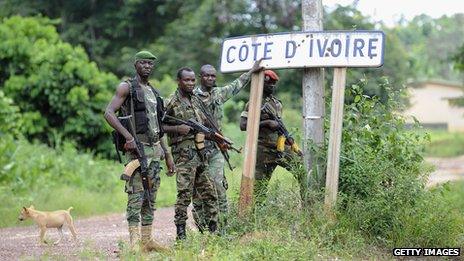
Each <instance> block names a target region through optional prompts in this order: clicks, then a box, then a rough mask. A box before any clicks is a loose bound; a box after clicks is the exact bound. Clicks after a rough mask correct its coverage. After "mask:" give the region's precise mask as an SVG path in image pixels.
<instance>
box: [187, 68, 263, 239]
mask: <svg viewBox="0 0 464 261" xmlns="http://www.w3.org/2000/svg"><path fill="white" fill-rule="evenodd" d="M260 62H261V60H258V61H256V62H255V64H254V65H253V67H252V68H251V69H250V70H249V71H248V72H246V73H244V74H242V75H240V77H239V78H237V79H236V80H234V81H233V82H231V83H229V84H227V85H226V86H224V87H217V86H216V69H215V68H214V67H213V66H212V65H209V64H205V65H203V66H202V67H201V69H200V85H199V86H197V87H196V88H195V90H194V91H193V92H194V94H196V95H197V96H198V97H199V98H200V99H201V100H202V101H203V103H204V104H205V105H206V107H207V108H208V109H209V111H210V112H211V116H212V118H213V119H212V120H213V121H214V122H215V123H216V126H217V127H218V129H219V130H221V122H222V118H223V114H224V112H223V104H224V103H225V102H227V101H228V100H229V99H230V98H232V97H233V96H235V95H237V94H238V93H239V92H240V91H241V90H242V89H243V87H244V86H246V85H247V83H248V82H249V81H250V76H251V74H252V73H254V72H258V71H259V70H261V69H262V67H260V66H259V64H260ZM210 153H211V155H210V158H209V160H208V168H209V171H208V174H209V175H210V178H211V180H213V182H214V186H215V188H216V191H217V194H218V208H219V218H220V219H222V218H223V217H224V216H225V215H226V214H227V212H228V206H227V195H226V190H227V180H226V177H225V174H224V164H225V162H224V157H223V156H222V154H221V152H220V150H219V149H218V148H217V146H214V147H213V148H212V151H211V152H210ZM192 214H193V218H194V219H195V224H196V225H197V227H198V228H199V230H200V231H203V230H204V229H205V228H206V227H207V223H206V222H205V220H204V213H203V203H202V200H201V198H200V197H199V195H198V194H197V193H196V192H195V191H194V194H193V210H192Z"/></svg>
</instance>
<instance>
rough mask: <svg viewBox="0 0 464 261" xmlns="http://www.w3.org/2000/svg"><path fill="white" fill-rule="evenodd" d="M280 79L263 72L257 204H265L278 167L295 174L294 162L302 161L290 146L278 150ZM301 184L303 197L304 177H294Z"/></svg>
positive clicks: (244, 123)
mask: <svg viewBox="0 0 464 261" xmlns="http://www.w3.org/2000/svg"><path fill="white" fill-rule="evenodd" d="M278 81H279V76H278V75H277V73H275V72H274V71H272V70H265V71H264V88H263V102H262V107H261V117H260V124H259V135H258V150H257V151H258V152H257V159H256V171H255V181H256V182H255V187H254V195H255V201H256V203H258V204H260V203H262V202H263V201H264V199H265V197H266V192H267V184H268V183H269V180H270V179H271V177H272V173H273V172H274V169H275V168H276V167H277V166H281V167H283V168H285V169H287V170H288V171H292V169H291V166H290V165H293V164H291V163H292V162H300V161H301V157H299V156H298V154H297V153H295V151H292V148H291V146H289V145H288V144H286V145H284V144H281V145H282V148H281V149H279V148H278V139H279V136H280V134H279V132H278V129H279V128H280V125H279V122H277V121H276V120H275V119H276V118H277V119H279V120H280V119H281V118H282V102H281V101H280V100H278V99H277V98H276V97H275V96H274V91H275V88H276V84H277V82H278ZM248 106H249V103H247V104H246V105H245V109H244V110H243V112H242V114H241V118H240V129H241V130H242V131H245V130H246V127H247V118H248ZM295 178H296V179H297V180H298V182H299V183H300V192H302V193H303V188H304V187H303V186H304V177H302V176H301V177H300V176H295Z"/></svg>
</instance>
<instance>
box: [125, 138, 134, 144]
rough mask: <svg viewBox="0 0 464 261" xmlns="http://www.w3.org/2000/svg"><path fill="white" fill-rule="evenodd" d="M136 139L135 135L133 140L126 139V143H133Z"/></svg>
mask: <svg viewBox="0 0 464 261" xmlns="http://www.w3.org/2000/svg"><path fill="white" fill-rule="evenodd" d="M134 140H135V139H134V137H132V139H131V140H126V143H131V142H133V141H134Z"/></svg>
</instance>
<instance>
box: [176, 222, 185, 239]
mask: <svg viewBox="0 0 464 261" xmlns="http://www.w3.org/2000/svg"><path fill="white" fill-rule="evenodd" d="M176 228H177V237H176V240H184V239H186V238H187V235H186V234H185V224H179V225H176Z"/></svg>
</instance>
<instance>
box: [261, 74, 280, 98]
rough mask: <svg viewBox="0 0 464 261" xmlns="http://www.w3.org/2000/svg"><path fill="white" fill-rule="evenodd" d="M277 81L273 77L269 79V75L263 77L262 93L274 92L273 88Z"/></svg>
mask: <svg viewBox="0 0 464 261" xmlns="http://www.w3.org/2000/svg"><path fill="white" fill-rule="evenodd" d="M276 84H277V81H276V80H274V79H271V78H270V77H269V76H265V77H264V89H263V91H264V93H266V94H272V93H274V90H275V88H276Z"/></svg>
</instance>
